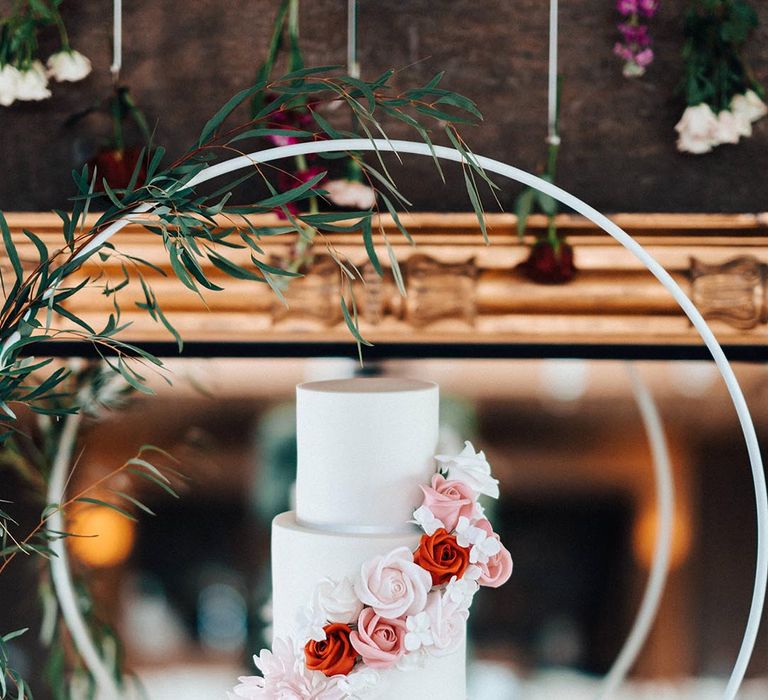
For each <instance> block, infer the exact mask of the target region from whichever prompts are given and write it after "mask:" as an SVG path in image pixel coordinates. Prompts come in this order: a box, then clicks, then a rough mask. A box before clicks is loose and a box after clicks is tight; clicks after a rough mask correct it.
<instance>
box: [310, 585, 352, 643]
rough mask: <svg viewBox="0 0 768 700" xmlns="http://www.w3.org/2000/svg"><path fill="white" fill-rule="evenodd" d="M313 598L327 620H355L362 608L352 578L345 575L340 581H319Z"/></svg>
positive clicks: (348, 621)
mask: <svg viewBox="0 0 768 700" xmlns="http://www.w3.org/2000/svg"><path fill="white" fill-rule="evenodd" d="M314 599H315V608H316V609H317V610H318V611H319V612H320V613H322V616H323V617H324V619H325V620H327V621H328V622H343V623H345V624H349V623H352V622H357V618H358V617H360V613H361V612H362V610H363V604H362V603H361V602H360V599H359V598H358V597H357V594H356V593H355V587H354V584H353V583H352V580H351V579H349V578H346V577H345V578H343V579H342V580H341V581H332V580H331V579H329V578H326V579H323V580H322V581H320V583H318V584H317V588H316V589H315V596H314ZM323 639H325V635H323Z"/></svg>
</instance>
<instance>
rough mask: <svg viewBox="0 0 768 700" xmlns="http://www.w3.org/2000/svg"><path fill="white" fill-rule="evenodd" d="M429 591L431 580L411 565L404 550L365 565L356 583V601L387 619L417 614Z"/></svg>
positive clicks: (422, 608) (408, 553)
mask: <svg viewBox="0 0 768 700" xmlns="http://www.w3.org/2000/svg"><path fill="white" fill-rule="evenodd" d="M431 588H432V577H431V576H430V575H429V572H427V571H425V570H424V569H422V568H421V567H420V566H419V565H418V564H416V563H414V561H413V553H412V552H411V551H410V550H409V549H408V548H407V547H398V548H397V549H395V550H394V551H392V552H390V553H389V554H387V555H385V556H380V557H374V558H373V559H371V560H370V561H367V562H366V563H365V564H363V565H362V567H361V570H360V578H359V579H358V580H357V581H356V583H355V592H356V593H357V596H358V598H360V600H361V601H362V602H363V603H364V604H365V605H368V606H370V607H372V608H373V609H374V610H375V611H376V613H377V614H378V615H381V616H382V617H386V618H389V619H394V618H396V617H401V616H402V615H415V614H417V613H420V612H421V611H422V610H424V606H425V605H426V603H427V593H428V592H429V590H430V589H431Z"/></svg>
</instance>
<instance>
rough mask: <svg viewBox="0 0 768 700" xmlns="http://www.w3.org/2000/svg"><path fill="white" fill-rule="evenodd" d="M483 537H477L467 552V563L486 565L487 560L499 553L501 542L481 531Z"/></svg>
mask: <svg viewBox="0 0 768 700" xmlns="http://www.w3.org/2000/svg"><path fill="white" fill-rule="evenodd" d="M482 532H483V535H484V537H479V538H478V540H477V542H475V544H474V545H472V549H471V550H470V551H469V561H470V563H472V564H478V563H480V564H487V563H488V560H489V559H490V558H491V557H492V556H494V555H495V554H498V553H499V552H500V551H501V542H499V540H498V539H497V538H496V537H492V536H490V535H488V533H487V532H485V531H482Z"/></svg>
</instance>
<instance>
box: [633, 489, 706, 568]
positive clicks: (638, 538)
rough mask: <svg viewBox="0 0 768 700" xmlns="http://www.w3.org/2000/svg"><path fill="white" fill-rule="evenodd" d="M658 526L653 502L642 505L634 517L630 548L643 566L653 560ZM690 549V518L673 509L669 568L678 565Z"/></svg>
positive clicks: (648, 564) (679, 510)
mask: <svg viewBox="0 0 768 700" xmlns="http://www.w3.org/2000/svg"><path fill="white" fill-rule="evenodd" d="M658 528H659V518H658V512H657V510H656V506H655V504H650V505H648V506H646V507H644V508H643V509H642V510H641V511H640V514H639V515H638V517H637V518H636V519H635V524H634V532H633V533H632V549H633V551H634V555H635V559H636V560H637V561H638V562H639V563H640V564H641V565H642V566H644V567H645V568H647V569H648V568H650V567H651V563H652V562H653V549H654V547H655V545H656V534H657V532H658ZM690 551H691V520H690V517H689V515H688V513H687V512H684V511H682V509H675V514H674V523H673V526H672V549H671V551H670V569H675V568H677V567H678V566H680V565H681V564H682V563H683V562H685V560H686V559H687V558H688V555H689V554H690Z"/></svg>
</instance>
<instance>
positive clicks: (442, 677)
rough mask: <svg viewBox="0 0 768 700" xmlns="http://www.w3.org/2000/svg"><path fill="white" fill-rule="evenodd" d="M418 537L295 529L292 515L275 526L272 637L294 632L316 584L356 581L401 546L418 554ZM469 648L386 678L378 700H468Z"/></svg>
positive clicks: (282, 516) (415, 534)
mask: <svg viewBox="0 0 768 700" xmlns="http://www.w3.org/2000/svg"><path fill="white" fill-rule="evenodd" d="M418 542H419V533H418V532H417V531H416V530H415V529H414V530H413V531H412V532H411V533H408V534H401V535H359V534H355V535H351V534H340V533H333V532H328V531H321V530H316V529H314V528H310V527H305V526H302V525H299V524H297V522H296V515H295V513H294V512H293V511H291V512H288V513H282V514H280V515H278V516H277V517H276V518H275V519H274V520H273V521H272V597H273V600H272V605H273V612H274V634H275V636H276V637H286V636H290V634H291V633H292V632H293V631H294V628H295V624H296V614H297V612H298V610H299V609H300V608H301V607H303V606H304V605H306V604H307V603H309V602H310V601H311V600H312V593H313V591H314V589H315V586H316V585H317V583H318V582H319V581H320V580H321V579H323V578H326V577H327V578H331V579H334V580H338V579H341V578H343V577H345V576H349V577H354V576H355V575H356V574H358V573H359V571H360V566H361V565H362V564H363V562H365V561H366V560H368V559H370V558H371V557H374V556H377V555H380V554H386V553H387V552H390V551H391V550H393V549H395V548H397V547H403V546H405V547H408V548H409V549H415V548H416V547H417V545H418ZM465 667H466V647H465V644H462V646H461V648H460V649H459V650H458V651H456V652H455V653H454V654H450V655H449V656H445V657H439V658H438V657H429V658H428V659H427V661H426V664H425V666H424V668H420V669H416V670H413V671H399V670H396V669H393V670H389V671H386V672H383V673H382V677H381V682H380V683H379V691H380V694H377V695H376V696H375V697H376V698H377V699H378V700H404V699H406V698H414V699H415V698H423V699H424V700H426V699H427V698H430V699H431V698H440V699H441V700H466V697H467V696H466V677H465V674H466V668H465Z"/></svg>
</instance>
